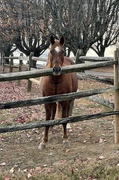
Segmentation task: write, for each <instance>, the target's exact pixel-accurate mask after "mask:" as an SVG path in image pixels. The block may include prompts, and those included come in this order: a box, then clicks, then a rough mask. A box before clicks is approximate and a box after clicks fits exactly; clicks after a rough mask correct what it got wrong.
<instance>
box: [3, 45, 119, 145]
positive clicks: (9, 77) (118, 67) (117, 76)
mask: <svg viewBox="0 0 119 180" xmlns="http://www.w3.org/2000/svg"><path fill="white" fill-rule="evenodd" d="M112 65H114V87H112V88H107V89H98V90H97V89H96V90H89V91H83V92H76V93H71V94H62V95H61V96H60V95H56V96H52V97H45V98H39V99H33V100H27V101H17V102H5V103H0V109H4V108H5V109H8V108H16V107H23V106H29V105H36V104H42V103H43V104H44V103H51V102H55V101H62V100H64V98H65V100H68V99H75V98H82V97H88V96H92V95H94V94H100V93H103V92H108V91H110V90H114V92H115V102H114V111H109V112H102V113H98V114H92V115H83V116H76V117H70V118H65V119H60V120H53V121H52V120H51V121H48V122H38V123H30V124H24V125H20V126H19V125H18V126H10V127H1V128H0V132H1V133H3V132H12V131H17V130H25V129H32V128H37V127H38V128H39V127H44V126H50V125H59V124H63V123H73V122H79V121H83V120H89V119H95V118H96V119H97V118H101V117H106V116H110V115H115V143H119V49H117V50H116V51H115V56H114V61H112V60H109V61H107V62H105V61H104V62H98V63H92V64H90V65H87V64H78V65H71V66H67V67H63V68H62V73H70V72H81V71H82V70H89V69H95V68H99V67H107V66H112ZM48 75H52V69H41V70H33V71H29V72H26V71H25V72H18V73H8V74H0V82H3V81H13V80H21V79H29V78H35V77H41V76H48Z"/></svg>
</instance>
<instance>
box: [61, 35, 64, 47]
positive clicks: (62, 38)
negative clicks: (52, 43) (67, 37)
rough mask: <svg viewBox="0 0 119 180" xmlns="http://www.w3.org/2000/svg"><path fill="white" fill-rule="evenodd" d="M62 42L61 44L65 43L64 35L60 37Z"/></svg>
mask: <svg viewBox="0 0 119 180" xmlns="http://www.w3.org/2000/svg"><path fill="white" fill-rule="evenodd" d="M60 44H61V45H63V44H64V36H62V37H61V38H60Z"/></svg>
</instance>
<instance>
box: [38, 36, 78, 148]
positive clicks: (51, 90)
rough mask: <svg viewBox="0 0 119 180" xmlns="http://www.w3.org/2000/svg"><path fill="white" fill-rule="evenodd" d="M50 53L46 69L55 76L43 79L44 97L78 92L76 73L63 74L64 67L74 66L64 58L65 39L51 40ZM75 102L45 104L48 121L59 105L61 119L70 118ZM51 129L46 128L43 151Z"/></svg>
mask: <svg viewBox="0 0 119 180" xmlns="http://www.w3.org/2000/svg"><path fill="white" fill-rule="evenodd" d="M50 44H51V45H50V53H49V55H48V62H47V65H46V68H52V69H53V75H51V76H45V77H43V78H42V95H43V96H52V95H57V94H64V93H71V92H76V91H77V88H78V79H77V75H76V73H67V74H61V71H62V66H67V65H71V64H74V62H73V61H72V60H71V59H69V58H68V57H65V56H64V37H63V36H62V37H61V38H60V40H59V41H58V40H55V39H54V37H53V36H51V38H50ZM73 101H74V100H68V101H62V102H58V103H50V104H45V111H46V120H50V119H52V120H53V119H54V118H55V113H56V107H57V105H58V115H59V117H60V118H66V117H69V111H70V108H71V105H72V102H73ZM66 125H67V124H63V133H64V135H63V138H64V141H63V143H65V144H66V143H67V142H68V140H67V138H68V136H67V129H66ZM48 130H49V127H45V132H44V137H43V139H42V142H41V143H40V146H39V148H40V149H42V148H44V147H45V146H46V142H48Z"/></svg>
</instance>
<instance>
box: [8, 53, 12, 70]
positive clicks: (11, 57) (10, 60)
mask: <svg viewBox="0 0 119 180" xmlns="http://www.w3.org/2000/svg"><path fill="white" fill-rule="evenodd" d="M9 72H10V73H11V72H13V54H11V59H10V70H9Z"/></svg>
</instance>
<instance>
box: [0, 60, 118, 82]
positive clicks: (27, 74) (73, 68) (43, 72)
mask: <svg viewBox="0 0 119 180" xmlns="http://www.w3.org/2000/svg"><path fill="white" fill-rule="evenodd" d="M114 64H117V61H108V62H99V63H93V64H90V65H86V64H77V65H70V66H63V67H62V73H70V72H80V71H82V70H90V69H96V68H100V67H107V66H111V65H114ZM49 75H52V68H49V69H40V70H33V71H24V72H23V71H22V72H15V73H7V74H0V82H2V81H13V80H20V79H29V78H36V77H41V76H49Z"/></svg>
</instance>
